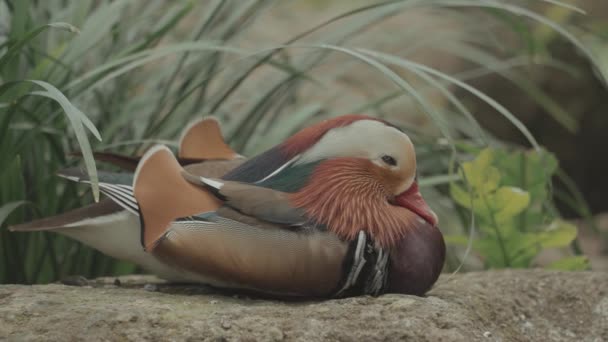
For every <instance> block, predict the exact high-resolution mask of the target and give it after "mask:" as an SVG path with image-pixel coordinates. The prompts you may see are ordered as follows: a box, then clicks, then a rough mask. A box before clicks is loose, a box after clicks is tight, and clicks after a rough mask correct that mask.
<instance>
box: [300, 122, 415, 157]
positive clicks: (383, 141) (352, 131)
mask: <svg viewBox="0 0 608 342" xmlns="http://www.w3.org/2000/svg"><path fill="white" fill-rule="evenodd" d="M411 145H412V142H411V141H410V139H409V137H408V136H407V135H406V134H405V133H403V132H401V131H400V130H398V129H397V128H395V127H391V126H387V125H386V124H384V123H382V122H380V121H375V120H360V121H357V122H354V123H352V124H350V125H348V126H345V127H339V128H334V129H332V130H330V131H329V132H327V133H326V134H325V135H324V136H323V138H321V140H319V141H318V142H317V143H316V144H315V145H314V146H313V147H311V148H310V149H309V150H308V151H306V152H304V153H303V154H302V156H301V158H300V159H299V160H298V161H297V162H296V164H304V163H308V162H314V161H317V160H321V159H326V158H332V157H360V158H368V159H370V160H376V159H378V160H379V161H380V162H382V156H384V155H387V156H390V157H391V158H393V159H395V162H396V164H397V165H405V164H407V163H408V162H414V163H415V156H414V155H413V147H411V148H410V147H409V146H411Z"/></svg>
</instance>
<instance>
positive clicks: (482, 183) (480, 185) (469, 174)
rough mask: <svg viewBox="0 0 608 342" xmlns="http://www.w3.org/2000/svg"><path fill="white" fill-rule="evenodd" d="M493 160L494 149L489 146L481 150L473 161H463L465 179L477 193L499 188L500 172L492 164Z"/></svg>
mask: <svg viewBox="0 0 608 342" xmlns="http://www.w3.org/2000/svg"><path fill="white" fill-rule="evenodd" d="M493 160H494V154H493V151H492V150H491V149H489V148H487V149H484V150H483V151H481V153H479V155H478V156H477V158H475V160H473V161H472V162H467V163H463V165H462V169H463V171H464V176H465V179H466V181H467V182H469V184H470V185H471V187H472V189H473V192H474V193H475V194H479V195H483V194H487V193H489V192H492V191H494V190H496V189H497V188H498V185H499V183H500V172H499V171H498V169H497V168H495V167H493V166H492V161H493Z"/></svg>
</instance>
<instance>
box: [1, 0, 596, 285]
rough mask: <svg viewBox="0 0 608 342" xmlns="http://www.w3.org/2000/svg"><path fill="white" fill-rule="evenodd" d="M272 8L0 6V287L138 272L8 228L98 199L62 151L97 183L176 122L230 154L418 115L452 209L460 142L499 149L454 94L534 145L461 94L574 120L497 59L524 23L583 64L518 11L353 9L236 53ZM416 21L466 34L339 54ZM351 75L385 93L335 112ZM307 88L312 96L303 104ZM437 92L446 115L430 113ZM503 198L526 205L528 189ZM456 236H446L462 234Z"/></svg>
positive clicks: (408, 36)
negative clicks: (112, 158)
mask: <svg viewBox="0 0 608 342" xmlns="http://www.w3.org/2000/svg"><path fill="white" fill-rule="evenodd" d="M278 3H280V2H278ZM552 3H554V5H555V6H562V7H563V6H564V5H563V4H560V3H559V2H557V1H552ZM276 4H277V2H276V1H272V0H251V1H238V0H227V1H224V0H214V1H204V2H203V1H171V2H168V1H165V0H148V1H138V0H113V1H110V0H79V1H58V0H49V1H34V0H0V165H2V168H0V184H1V186H0V224H1V227H0V283H7V282H8V283H44V282H49V281H54V280H57V279H59V278H61V277H62V276H65V275H69V274H79V275H84V276H86V277H95V276H100V275H110V274H125V273H131V272H134V271H137V270H136V268H135V266H134V265H131V264H128V263H124V262H118V261H116V260H112V259H110V258H108V257H105V256H103V255H101V254H100V253H98V252H96V251H93V250H91V249H89V248H87V247H85V246H82V245H81V244H79V243H76V242H74V241H72V240H69V239H67V238H65V237H62V236H59V235H56V234H52V233H49V232H38V233H31V234H11V233H8V231H7V230H6V227H7V226H8V225H10V224H15V223H19V222H25V221H29V220H32V219H36V218H40V217H46V216H50V215H53V214H56V213H59V212H65V211H67V210H69V209H71V208H75V207H78V206H81V205H83V204H86V203H87V202H90V200H91V195H90V193H91V192H92V194H93V197H97V196H98V191H97V189H96V186H95V185H94V184H93V186H92V188H90V189H84V188H82V187H79V188H77V187H76V186H75V185H74V184H71V183H68V182H64V181H62V180H61V179H59V178H57V177H55V176H54V173H55V172H56V171H57V170H59V169H62V168H65V167H70V166H74V165H76V164H77V163H78V160H73V159H69V158H67V157H66V156H67V155H68V154H69V153H70V152H73V151H82V154H83V156H84V165H85V167H86V170H87V172H88V173H89V175H90V176H91V178H92V179H96V173H97V171H96V170H97V166H96V165H95V163H94V162H93V158H92V153H91V152H92V151H93V150H106V149H109V150H112V151H113V152H119V153H125V154H135V153H140V152H141V151H143V150H144V149H145V148H147V147H148V146H150V144H153V143H159V142H160V143H164V144H167V145H170V146H175V142H174V140H175V138H176V136H177V135H178V134H179V132H180V131H181V129H182V128H183V127H184V125H185V124H186V123H187V122H188V121H191V120H193V119H196V118H197V117H201V116H204V115H213V116H215V117H217V118H218V119H219V120H220V121H222V123H223V126H224V130H225V134H226V136H227V138H228V140H229V142H230V143H231V144H232V146H233V147H234V148H236V149H237V150H238V151H239V152H242V153H243V154H245V155H251V154H253V153H256V152H259V151H261V150H263V149H265V148H267V147H269V146H272V145H273V144H275V143H277V142H279V141H280V140H281V139H283V138H285V137H287V136H289V135H290V134H292V133H293V132H295V131H296V130H297V129H299V128H300V127H302V126H304V125H308V124H310V123H312V122H314V121H317V120H320V119H323V118H326V117H331V116H335V115H338V114H344V113H348V112H365V113H369V114H372V115H377V116H382V117H384V116H387V114H386V110H385V106H387V105H388V104H390V103H393V102H395V101H403V103H404V104H403V106H406V105H407V107H403V106H402V108H407V111H408V113H410V112H413V110H410V109H414V108H418V109H421V110H422V112H423V113H424V115H426V117H425V120H426V121H430V122H432V123H433V124H434V127H435V129H433V130H429V129H428V128H425V127H422V126H421V125H418V124H415V123H414V122H420V121H421V120H420V118H419V117H416V118H414V117H408V118H405V119H406V120H401V121H400V122H399V124H400V125H402V126H403V127H404V128H405V129H406V130H407V132H408V133H409V134H410V135H411V137H412V139H413V140H414V142H415V143H416V146H417V152H418V170H419V173H420V175H421V178H420V184H421V185H422V186H424V187H425V188H424V189H423V191H424V192H425V196H427V197H428V198H431V199H434V202H433V203H432V204H433V206H434V208H439V209H441V207H442V206H441V205H440V204H441V203H442V202H445V199H448V198H449V193H447V192H445V191H444V190H442V186H443V187H445V186H446V184H448V183H449V182H451V181H453V180H454V179H455V178H457V177H458V175H454V174H451V173H450V171H449V167H450V165H452V162H453V160H454V156H455V152H456V150H455V147H454V146H455V143H454V142H455V140H456V139H459V140H465V141H467V142H468V143H471V144H475V145H476V146H478V145H488V144H496V143H497V142H496V140H495V139H493V138H492V137H491V136H489V134H487V132H485V131H484V130H483V129H482V128H481V127H480V125H479V124H478V122H477V121H476V120H475V119H474V118H473V115H472V114H471V113H470V112H469V110H468V109H467V106H466V101H465V100H464V99H461V98H460V97H457V96H454V93H453V91H454V88H462V89H464V90H466V91H467V92H468V93H469V94H470V95H471V96H473V97H477V98H479V99H481V100H482V101H484V102H486V103H488V104H489V105H490V106H491V107H492V108H493V109H494V110H496V112H497V113H498V115H502V116H504V117H506V118H507V119H508V120H509V121H510V122H511V123H512V124H514V125H515V126H516V127H517V128H518V129H519V130H520V131H521V132H522V134H524V135H525V136H526V137H527V138H528V139H529V141H530V143H531V144H532V145H534V146H537V147H538V145H537V143H536V141H535V139H534V137H533V136H532V135H531V134H530V133H529V131H528V130H527V129H526V127H525V126H524V125H523V124H521V122H520V121H519V120H518V119H517V117H516V116H515V115H513V113H511V112H510V111H509V110H508V109H507V108H505V107H504V106H502V105H501V104H499V103H497V102H496V101H494V100H493V99H491V98H489V97H488V96H486V95H484V94H483V93H482V92H481V91H479V90H478V89H475V88H474V87H471V86H470V85H468V84H467V81H469V80H472V79H475V78H478V77H481V76H483V75H487V74H489V73H498V74H500V75H502V76H504V77H505V78H506V79H507V80H509V81H512V82H515V83H516V84H517V85H518V86H520V88H521V89H523V90H524V92H525V94H526V96H530V97H532V98H534V99H535V100H536V101H538V102H540V103H542V104H544V105H545V106H546V107H547V108H550V109H551V111H550V112H551V113H552V114H551V115H555V116H556V117H557V118H560V120H561V122H563V123H564V124H565V125H568V124H569V123H570V122H571V121H568V118H567V115H566V114H564V112H563V111H561V110H560V108H559V107H556V106H555V105H554V103H553V102H551V100H550V99H548V98H547V97H546V96H543V93H542V91H541V90H540V89H538V88H536V87H535V86H534V84H532V83H530V82H527V81H526V77H525V74H524V73H522V72H517V71H516V70H515V68H517V67H518V66H522V65H528V64H529V63H530V62H531V61H532V58H530V56H529V55H528V54H529V53H530V51H537V50H538V49H530V50H525V49H522V50H517V51H512V52H513V53H511V54H508V53H505V51H503V50H502V49H501V48H502V47H504V46H505V45H503V44H502V42H501V40H500V39H499V38H498V37H497V36H495V35H494V33H493V32H492V30H491V29H493V28H495V26H496V25H498V26H500V28H501V29H503V30H504V29H506V30H511V31H514V32H516V33H518V34H519V35H520V37H521V39H522V41H524V42H527V45H529V46H530V45H534V44H536V40H535V39H536V38H535V37H534V36H533V35H532V34H531V33H530V32H531V31H530V30H528V29H527V28H526V25H525V23H526V22H524V21H523V20H522V18H528V19H529V20H531V21H535V22H538V23H541V24H545V25H548V26H549V27H550V28H551V29H552V30H554V31H557V32H558V34H559V35H560V36H562V37H565V38H567V39H568V40H569V41H570V42H571V43H573V44H574V45H575V46H577V47H578V48H579V49H580V51H582V52H583V53H585V54H588V55H590V52H589V51H588V50H587V49H586V47H585V46H583V45H582V44H581V43H580V42H579V41H578V40H577V39H576V38H575V37H573V36H571V35H570V34H569V33H568V32H567V31H566V30H565V29H564V28H563V27H561V26H560V25H558V24H555V23H554V22H552V21H550V20H548V19H546V18H545V17H544V16H542V14H539V13H536V12H534V11H532V10H529V9H527V8H526V7H523V6H520V5H518V4H515V3H513V4H512V3H510V2H504V1H483V2H480V1H473V0H458V1H446V0H425V1H406V0H403V1H387V2H378V3H376V2H374V3H364V4H361V6H360V7H356V8H352V9H349V10H345V11H344V12H342V13H341V14H339V15H336V16H335V17H332V18H329V19H328V20H326V21H324V22H321V23H320V24H317V25H316V26H308V27H306V28H304V29H302V30H301V33H299V34H293V36H291V37H290V38H289V39H286V40H285V41H283V42H282V43H281V44H276V43H275V44H269V45H268V46H255V47H253V48H251V47H250V48H245V47H243V46H247V45H248V44H247V43H248V42H247V41H246V39H245V37H247V35H248V34H249V33H250V32H251V31H252V28H253V27H255V23H259V22H260V21H262V24H264V21H263V18H264V16H265V15H268V12H269V11H270V10H271V9H272V8H273V6H275V5H276ZM566 7H568V6H566ZM425 10H430V11H438V12H440V13H441V18H442V20H443V19H444V18H445V19H449V20H451V21H454V22H456V23H458V24H459V25H461V28H462V31H463V32H464V34H462V36H461V37H460V36H456V35H454V28H453V27H452V26H450V25H446V27H438V28H434V31H433V34H432V35H431V36H432V39H426V37H429V35H428V34H427V33H428V32H429V27H428V23H425V22H424V21H420V22H415V21H414V22H412V23H411V26H410V27H409V29H408V30H407V32H401V31H399V32H394V36H389V35H387V34H385V33H381V34H378V33H376V34H375V35H373V36H372V37H371V38H370V41H376V40H378V41H380V40H388V41H389V42H390V43H391V44H390V45H392V46H397V47H402V48H401V50H398V51H396V52H392V53H387V52H385V51H377V50H373V49H372V48H367V47H366V48H357V47H352V46H350V45H349V42H350V41H351V40H353V39H355V38H357V37H360V36H361V35H363V34H364V33H366V32H368V31H369V30H370V28H372V27H373V26H374V25H377V24H378V23H382V22H384V21H385V20H387V19H388V18H391V17H394V16H396V15H398V14H400V13H409V12H411V11H423V12H424V11H425ZM260 18H262V20H261V19H260ZM488 18H489V19H488ZM349 19H355V20H349ZM258 25H259V24H258ZM489 27H490V28H489ZM421 37H423V38H424V39H421ZM429 38H431V37H429ZM249 43H250V42H249ZM249 45H251V44H249ZM524 45H526V44H524ZM423 49H428V50H431V51H432V52H433V54H436V53H437V51H439V52H440V53H441V54H442V55H449V56H451V57H452V58H455V59H459V60H462V61H466V62H468V63H470V64H471V66H470V67H468V68H467V69H466V70H464V71H462V72H459V73H456V74H449V73H447V72H445V71H443V70H441V68H435V67H433V66H430V65H425V64H423V63H421V62H419V61H416V60H415V59H414V58H413V57H412V56H413V55H414V54H416V53H418V52H420V51H421V50H423ZM336 55H340V56H342V57H343V59H338V60H337V62H336V60H335V59H334V60H333V63H334V64H333V65H332V67H331V68H330V70H324V69H322V68H321V66H323V65H324V63H327V61H328V60H331V58H334V57H335V56H336ZM536 57H537V58H535V59H534V61H535V62H537V63H546V64H548V65H553V66H555V67H563V66H560V64H559V63H557V62H556V61H554V60H552V59H551V58H547V56H544V57H543V56H541V57H538V56H536ZM362 66H364V67H365V68H366V70H370V71H372V72H373V73H374V74H375V75H377V76H379V77H380V78H382V79H383V80H387V81H388V82H390V83H389V86H386V88H382V89H381V90H382V91H380V92H379V93H378V94H374V95H373V96H369V97H366V98H364V99H363V100H358V101H347V102H346V103H347V105H348V106H347V107H344V106H342V107H340V108H337V109H336V108H332V103H333V101H335V99H342V98H347V99H349V98H350V97H349V95H350V94H351V93H353V92H354V91H353V89H350V88H348V87H337V86H336V85H338V84H340V83H341V82H342V83H343V82H344V80H348V79H352V78H353V77H355V76H356V75H357V74H358V73H359V72H360V71H361V69H363V68H362ZM367 77H368V75H364V76H362V78H361V79H359V80H358V82H360V84H361V85H364V86H362V88H365V87H368V88H372V87H375V86H367V84H368V81H369V80H368V79H367ZM305 89H306V90H307V91H304V90H305ZM311 89H312V90H314V91H316V94H323V97H318V98H317V97H313V98H311V97H308V98H307V97H306V96H304V95H303V94H305V93H307V92H310V90H311ZM364 90H367V89H364ZM437 94H439V97H441V98H443V99H444V101H443V102H440V101H436V100H435V99H436V97H437ZM401 113H403V110H400V112H399V115H397V116H395V115H393V116H392V117H391V118H399V116H400V115H401ZM91 137H93V139H91ZM438 141H440V142H441V143H438ZM444 142H447V143H444ZM495 159H496V160H502V159H501V158H498V157H497V158H495ZM482 166H483V165H482ZM472 172H475V171H472ZM493 177H495V176H493ZM503 177H505V178H504V179H503ZM508 177H510V175H509V174H505V175H503V174H502V173H501V174H500V180H501V181H505V182H506V181H508V182H511V181H512V180H509V179H508ZM544 180H545V181H547V179H546V178H544ZM493 182H494V181H493ZM513 182H514V181H513ZM505 184H507V183H505ZM512 186H519V187H521V188H522V189H524V190H525V191H528V192H529V194H530V196H531V197H534V196H537V194H536V190H534V189H530V188H529V187H528V186H527V185H526V184H524V185H522V184H519V185H517V184H513V185H512ZM498 189H500V188H498ZM503 191H504V190H503ZM507 192H508V190H507ZM507 192H505V193H507ZM498 200H500V199H498ZM531 202H532V203H533V202H534V201H531ZM461 204H462V203H461ZM519 207H521V204H520V205H519ZM519 207H516V208H514V209H518V208H519ZM514 209H513V208H508V209H507V211H509V213H512V212H513V211H514ZM439 211H440V210H439ZM521 215H522V214H519V216H518V217H521ZM507 216H508V215H507ZM525 217H526V218H525V220H524V221H525V222H526V227H528V226H529V227H532V226H533V224H532V222H533V220H535V219H536V218H535V216H534V213H533V211H532V209H530V213H529V214H526V215H525ZM501 219H505V218H501ZM507 221H508V220H507ZM453 226H454V227H447V228H444V229H448V230H450V231H453V230H458V229H460V227H459V226H458V225H457V224H453ZM489 228H491V227H489ZM484 229H485V228H484ZM522 233H530V232H529V231H522ZM530 248H532V247H530ZM526 250H527V251H528V249H526ZM529 250H532V249H529ZM497 262H498V261H497ZM521 262H522V263H523V261H521ZM564 262H565V261H564Z"/></svg>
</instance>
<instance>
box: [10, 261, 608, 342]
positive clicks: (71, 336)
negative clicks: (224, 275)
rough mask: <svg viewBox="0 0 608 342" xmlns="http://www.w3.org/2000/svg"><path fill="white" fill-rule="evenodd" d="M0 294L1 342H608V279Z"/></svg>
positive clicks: (83, 288) (535, 276) (533, 274)
mask: <svg viewBox="0 0 608 342" xmlns="http://www.w3.org/2000/svg"><path fill="white" fill-rule="evenodd" d="M75 285H80V286H66V285H59V284H52V285H35V286H24V285H2V286H0V340H7V341H42V340H44V341H72V340H75V341H79V340H90V341H100V340H109V341H125V340H127V341H144V340H145V341H167V340H169V341H171V340H173V341H410V340H411V341H608V286H607V285H608V273H605V272H572V273H565V272H550V271H543V270H526V271H489V272H479V273H467V274H460V275H457V276H454V277H451V278H450V277H448V276H445V277H443V278H441V279H440V280H439V282H438V284H437V286H436V287H435V289H433V290H432V291H431V292H430V293H429V294H428V296H427V297H425V298H420V297H412V296H404V295H393V294H391V295H384V296H380V297H378V298H372V297H356V298H347V299H339V300H327V301H310V302H283V301H276V300H268V299H261V298H251V297H246V296H243V295H240V296H234V295H231V294H226V293H218V292H217V291H214V290H212V289H209V288H201V287H188V286H175V285H172V286H169V285H166V284H163V283H162V282H159V281H158V280H155V278H151V277H148V276H131V277H123V278H119V280H115V279H113V278H111V279H110V278H105V279H98V280H95V281H89V282H87V281H84V280H83V281H81V282H76V284H75Z"/></svg>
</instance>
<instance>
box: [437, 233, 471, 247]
mask: <svg viewBox="0 0 608 342" xmlns="http://www.w3.org/2000/svg"><path fill="white" fill-rule="evenodd" d="M443 239H444V240H445V242H446V243H447V244H451V245H461V246H466V245H467V243H469V237H468V236H466V235H444V236H443Z"/></svg>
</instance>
